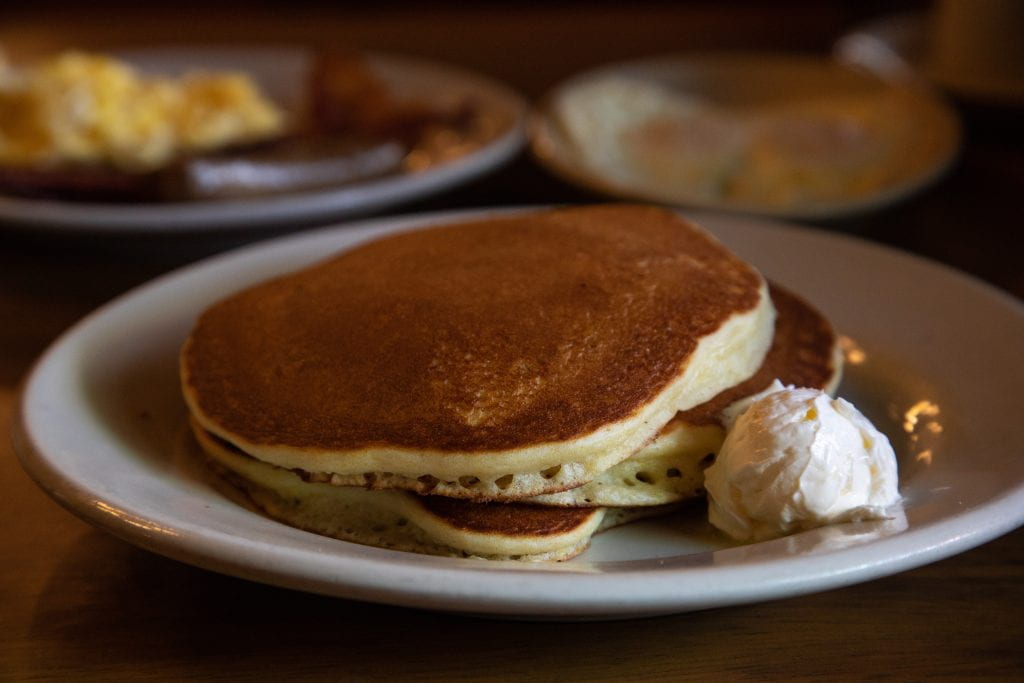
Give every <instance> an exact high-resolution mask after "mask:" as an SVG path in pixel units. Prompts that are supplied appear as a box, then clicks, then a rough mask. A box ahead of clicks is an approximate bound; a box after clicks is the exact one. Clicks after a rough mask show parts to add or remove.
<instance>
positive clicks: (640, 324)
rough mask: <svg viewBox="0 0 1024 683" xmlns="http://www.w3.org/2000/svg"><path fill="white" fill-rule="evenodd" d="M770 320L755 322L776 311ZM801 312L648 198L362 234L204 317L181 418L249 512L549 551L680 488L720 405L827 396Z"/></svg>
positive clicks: (513, 553)
mask: <svg viewBox="0 0 1024 683" xmlns="http://www.w3.org/2000/svg"><path fill="white" fill-rule="evenodd" d="M776 312H777V315H776ZM836 348H837V344H836V337H835V335H834V333H833V332H832V329H831V327H830V325H829V324H828V322H827V321H826V320H825V319H824V318H822V316H821V315H820V314H818V313H817V312H816V311H814V310H813V309H812V308H810V307H809V306H808V305H807V304H806V303H804V302H802V301H801V300H800V299H798V298H797V297H795V296H794V295H792V294H789V293H787V292H785V291H783V290H781V289H779V288H772V289H771V290H770V291H769V287H768V285H767V283H766V282H765V281H764V279H763V278H762V277H761V275H760V274H759V273H758V272H757V271H756V270H755V269H754V268H753V267H752V266H750V265H749V264H747V263H745V262H743V261H742V260H741V259H739V258H738V257H737V256H735V255H734V254H732V253H731V252H729V251H728V250H727V249H725V247H723V246H722V245H721V244H719V243H718V242H717V241H715V240H714V239H713V238H712V237H710V236H709V235H708V234H706V233H705V232H703V231H702V230H701V229H699V228H697V227H696V226H694V225H692V224H690V223H688V222H687V221H685V220H683V219H681V218H680V217H678V216H677V215H676V214H674V213H672V212H669V211H667V210H663V209H658V208H653V207H644V206H631V205H605V206H592V207H580V208H569V209H558V210H552V211H543V212H536V213H529V214H516V215H514V216H511V217H501V218H492V219H488V220H482V221H476V222H464V223H459V224H454V225H448V226H438V227H433V228H430V229H425V230H419V231H415V232H410V233H405V234H399V235H394V236H390V237H385V238H382V239H379V240H376V241H373V242H369V243H366V244H363V245H361V246H359V247H357V248H355V249H352V250H350V251H347V252H344V253H342V254H340V255H337V256H335V257H333V258H331V259H329V260H327V261H324V262H322V263H320V264H317V265H314V266H312V267H310V268H307V269H305V270H302V271H299V272H297V273H293V274H290V275H286V276H283V277H279V278H277V279H274V280H271V281H268V282H265V283H262V284H259V285H256V286H254V287H251V288H249V289H247V290H244V291H242V292H239V293H237V294H235V295H233V296H231V297H229V298H227V299H225V300H223V301H221V302H219V303H217V304H215V305H214V306H212V307H211V308H209V309H207V310H206V311H205V312H204V313H203V314H202V315H201V316H200V318H199V320H198V321H197V323H196V326H195V328H194V330H193V332H192V335H191V336H190V337H189V339H188V341H187V342H186V344H185V346H184V348H183V350H182V353H181V379H182V387H183V392H184V396H185V399H186V402H187V403H188V407H189V409H190V412H191V416H192V426H193V431H194V433H195V435H196V437H197V439H198V442H199V444H200V445H201V446H202V448H203V450H204V451H205V453H206V454H207V455H208V456H209V459H210V461H211V462H212V463H213V464H214V465H215V467H216V468H217V469H218V470H220V471H221V472H222V473H223V474H225V476H226V477H227V478H228V479H229V480H230V481H232V482H233V483H235V484H236V485H238V486H239V487H241V488H242V489H243V490H245V491H246V492H247V493H248V495H249V496H250V497H251V498H252V500H253V501H254V502H255V503H256V504H257V505H258V506H259V507H260V508H261V509H263V510H264V511H265V512H266V513H267V514H269V515H270V516H272V517H274V518H276V519H279V520H281V521H284V522H286V523H288V524H291V525H294V526H297V527H300V528H303V529H306V530H309V531H313V532H316V533H320V534H325V535H329V536H334V537H337V538H341V539H344V540H348V541H353V542H357V543H363V544H368V545H375V546H381V547H387V548H396V549H401V550H410V551H416V552H424V553H431V554H441V555H454V556H475V557H486V558H495V559H509V558H511V559H528V560H541V559H556V560H557V559H567V558H569V557H572V556H574V555H576V554H578V553H579V552H581V551H582V550H583V549H585V548H586V546H587V544H588V543H589V540H590V537H591V536H592V535H593V534H594V533H595V532H596V531H599V530H601V529H603V528H607V527H609V526H613V525H615V524H619V523H622V522H625V521H629V520H631V519H635V518H637V517H641V516H648V515H652V514H658V513H661V512H664V511H665V510H667V509H670V508H672V507H673V506H675V505H678V504H679V503H680V502H681V501H685V500H687V499H692V498H694V497H696V496H699V495H701V493H702V483H703V468H704V466H706V465H707V463H708V456H709V455H711V454H713V453H714V452H715V451H716V450H717V448H718V446H719V445H720V443H721V441H722V438H723V437H724V432H723V428H722V426H721V424H720V422H719V415H720V414H721V411H722V409H723V408H724V407H725V406H727V405H729V404H730V403H732V402H733V401H734V400H737V399H740V398H743V397H745V396H748V395H750V394H752V393H756V392H758V391H760V390H761V389H763V388H765V387H766V386H768V384H769V383H770V382H771V381H772V380H773V379H776V378H778V379H781V380H782V381H783V382H785V383H793V384H798V385H800V386H813V387H819V388H826V389H833V388H834V386H835V384H836V383H837V382H838V374H839V360H838V354H837V352H836Z"/></svg>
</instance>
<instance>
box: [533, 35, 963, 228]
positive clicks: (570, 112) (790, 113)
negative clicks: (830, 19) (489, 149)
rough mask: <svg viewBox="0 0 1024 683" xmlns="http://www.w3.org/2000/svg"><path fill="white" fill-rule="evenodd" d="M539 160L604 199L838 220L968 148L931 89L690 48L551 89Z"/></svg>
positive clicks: (813, 64) (793, 58) (923, 177)
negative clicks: (961, 140)
mask: <svg viewBox="0 0 1024 683" xmlns="http://www.w3.org/2000/svg"><path fill="white" fill-rule="evenodd" d="M529 133H530V144H531V148H532V151H533V153H534V155H535V156H536V157H537V158H538V159H539V160H540V162H541V163H542V164H544V165H545V166H546V167H547V168H548V169H549V170H550V171H552V172H554V173H555V174H557V175H559V176H561V177H562V178H564V179H566V180H568V181H569V182H571V183H574V184H576V185H579V186H582V187H584V188H587V189H589V190H593V191H597V192H599V193H602V194H605V195H610V196H615V197H621V198H628V199H640V200H647V201H656V202H661V203H666V204H673V205H681V206H692V207H699V208H709V209H725V210H731V211H741V212H745V213H752V214H760V215H767V216H777V217H787V218H801V219H833V218H841V217H845V216H849V215H854V214H858V213H863V212H866V211H870V210H874V209H879V208H882V207H885V206H888V205H891V204H894V203H896V202H898V201H900V200H902V199H904V198H906V197H907V196H909V195H911V194H912V193H914V192H916V191H917V190H920V189H922V188H923V187H925V186H927V185H929V184H930V183H932V182H933V181H935V180H936V179H937V178H938V177H939V176H940V175H941V174H942V173H943V172H944V171H945V170H947V169H948V168H949V166H950V165H951V163H952V162H953V160H954V158H955V156H956V153H957V150H958V147H959V144H960V127H959V120H958V118H957V115H956V114H955V113H954V111H953V110H952V109H951V108H950V107H949V106H948V105H947V104H946V103H945V102H944V101H943V100H942V99H941V98H939V97H938V96H937V95H935V94H934V93H933V92H932V91H930V90H929V89H927V88H924V87H909V86H907V87H904V86H902V85H897V84H892V83H890V82H887V81H886V80H884V79H882V78H880V77H879V76H877V75H875V74H872V73H869V72H867V71H866V70H863V69H855V68H851V67H849V66H846V65H843V64H840V63H838V62H834V61H831V60H828V59H820V58H815V57H805V56H797V55H783V54H761V53H742V52H739V53H732V52H718V53H691V54H680V55H669V56H663V57H657V58H651V59H644V60H638V61H630V62H623V63H617V64H612V65H609V66H604V67H599V68H597V69H594V70H591V71H587V72H585V73H582V74H579V75H577V76H574V77H572V78H570V79H568V80H566V81H564V82H562V83H561V84H559V85H557V86H556V87H555V88H554V89H552V90H551V91H550V92H549V93H548V94H547V96H546V97H545V98H544V100H543V101H542V103H541V106H540V107H539V109H538V111H536V112H535V114H534V116H533V117H532V119H531V122H530V129H529Z"/></svg>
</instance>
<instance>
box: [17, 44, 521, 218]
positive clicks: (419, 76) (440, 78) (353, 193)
mask: <svg viewBox="0 0 1024 683" xmlns="http://www.w3.org/2000/svg"><path fill="white" fill-rule="evenodd" d="M119 56H121V57H122V58H124V59H125V60H127V61H128V62H129V63H131V64H134V65H136V66H137V67H138V68H139V69H140V70H142V71H144V72H147V73H162V74H172V75H173V74H181V73H184V72H186V71H188V70H192V69H202V68H206V69H213V70H227V69H235V70H241V71H244V72H246V73H248V74H250V75H251V76H252V77H253V78H254V79H255V80H256V82H257V83H259V84H260V86H261V87H262V88H263V89H264V90H265V92H267V94H268V95H269V96H271V97H273V98H274V99H276V100H278V101H280V102H282V104H284V105H285V106H288V105H289V104H292V105H294V103H295V102H297V101H298V99H299V96H300V94H301V93H300V89H301V87H302V85H303V83H304V82H305V70H306V66H307V64H308V61H309V56H310V53H309V52H308V51H306V50H303V49H300V48H289V47H252V48H243V47H237V48H236V47H216V48H213V47H202V48H200V47H196V48H186V47H161V48H151V49H145V50H135V51H132V52H126V53H123V54H121V55H119ZM366 58H367V62H368V65H369V67H370V68H371V69H372V70H373V71H374V73H375V74H377V75H378V76H379V77H380V78H381V79H382V81H383V82H384V83H385V84H386V85H387V86H388V87H389V88H390V89H391V91H392V92H394V93H395V95H396V96H398V97H400V98H411V99H415V100H418V101H421V102H425V103H428V104H433V105H436V106H440V107H444V106H445V105H454V104H457V103H459V102H463V101H466V100H471V101H472V102H474V103H475V106H476V107H477V108H478V111H479V113H480V115H481V116H483V117H486V118H488V119H490V121H491V122H492V124H493V128H494V134H493V136H492V137H491V138H490V139H488V140H486V141H485V142H484V144H482V145H481V146H480V147H479V148H477V149H475V150H473V151H471V152H469V153H467V154H466V155H464V156H461V157H458V158H456V159H454V160H452V161H449V162H447V163H443V164H440V165H436V166H432V167H430V168H428V169H426V170H424V171H421V172H416V173H408V172H406V173H397V174H394V175H390V176H384V177H381V178H376V179H371V180H365V181H359V182H355V183H351V184H347V185H342V186H339V187H336V188H327V189H317V190H309V191H304V192H296V193H294V194H282V195H274V196H267V197H251V198H244V199H223V200H195V201H168V202H154V203H130V202H106V203H101V202H89V201H62V200H57V199H27V198H22V197H14V196H5V195H2V194H0V224H2V223H8V224H13V225H17V226H20V227H24V228H32V229H36V230H50V231H72V232H80V233H82V232H84V233H124V234H130V233H135V232H145V233H156V232H163V233H166V232H182V231H193V232H194V231H222V230H237V229H243V230H244V229H252V228H262V227H280V226H287V225H290V224H306V225H308V224H310V223H311V222H315V221H321V222H326V221H328V220H338V219H341V218H347V217H351V216H355V215H364V214H368V213H371V212H374V211H379V210H382V209H386V208H389V207H393V206H396V205H399V204H401V203H404V202H409V201H412V200H415V199H419V198H423V197H426V196H429V195H432V194H436V193H439V192H442V191H444V190H447V189H450V188H453V187H455V186H457V185H460V184H462V183H465V182H468V181H470V180H472V179H474V178H477V177H479V176H481V175H483V174H485V173H488V172H490V171H492V170H495V169H497V168H498V167H500V166H502V165H503V164H505V163H507V162H508V161H510V160H511V159H512V158H513V157H514V156H515V155H516V154H517V153H518V152H519V151H520V149H521V148H522V146H523V144H524V142H525V132H524V121H525V117H526V111H527V105H526V102H525V101H524V100H523V99H522V97H521V96H520V95H519V94H517V93H516V92H514V91H513V90H512V89H510V88H508V87H507V86H505V85H503V84H501V83H498V82H497V81H494V80H492V79H490V78H487V77H485V76H482V75H480V74H476V73H473V72H471V71H468V70H465V69H461V68H459V67H455V66H451V65H447V64H440V63H435V62H430V61H426V60H423V59H419V58H414V57H402V56H397V55H385V54H373V53H369V54H367V55H366Z"/></svg>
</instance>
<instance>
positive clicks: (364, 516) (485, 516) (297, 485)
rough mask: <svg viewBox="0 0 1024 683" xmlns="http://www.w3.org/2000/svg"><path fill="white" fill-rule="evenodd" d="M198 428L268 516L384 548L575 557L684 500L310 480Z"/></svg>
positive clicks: (230, 477) (210, 452)
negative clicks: (546, 499) (513, 496)
mask: <svg viewBox="0 0 1024 683" xmlns="http://www.w3.org/2000/svg"><path fill="white" fill-rule="evenodd" d="M193 433H194V434H195V436H196V439H197V441H198V442H199V445H200V447H201V448H202V449H203V451H204V452H205V453H206V455H207V457H208V459H209V460H210V461H211V463H212V464H213V466H214V468H215V469H216V470H218V471H219V472H220V473H221V474H222V475H223V476H224V478H225V479H226V480H227V481H229V482H230V483H231V484H233V485H234V486H236V487H237V488H239V489H241V490H242V491H244V492H245V493H246V494H247V495H248V496H249V498H250V499H251V500H252V501H253V503H255V504H256V505H257V507H259V508H260V509H261V510H263V512H265V513H266V514H267V515H268V516H270V517H272V518H274V519H276V520H278V521H280V522H284V523H285V524H288V525H290V526H294V527H297V528H300V529H304V530H306V531H310V532H313V533H316V534H320V535H322V536H331V537H333V538H338V539H341V540H344V541H351V542H353V543H360V544H362V545H370V546H376V547H380V548H390V549H394V550H403V551H408V552H416V553H421V554H427V555H444V556H449V557H478V558H484V559H491V560H524V561H551V560H567V559H570V558H572V557H575V556H576V555H578V554H580V553H581V552H583V551H584V550H586V548H587V546H588V545H589V544H590V538H591V537H592V536H593V535H594V534H595V533H597V532H599V531H603V530H605V529H608V528H611V527H613V526H617V525H619V524H624V523H626V522H630V521H633V520H635V519H640V518H643V517H650V516H654V515H658V514H662V513H664V512H668V511H669V510H672V509H675V507H676V506H673V505H665V506H656V507H642V508H636V509H630V508H609V507H587V508H559V507H544V506H539V505H529V504H524V503H474V502H470V501H464V500H458V499H451V498H444V497H441V496H418V495H416V494H414V493H410V492H408V491H401V490H368V489H365V488H360V487H355V486H334V485H331V484H326V483H315V482H307V481H304V480H303V479H302V478H301V477H300V476H299V475H297V474H296V473H294V472H292V471H291V470H287V469H284V468H281V467H277V466H275V465H270V464H267V463H264V462H261V461H259V460H256V459H255V458H252V457H250V456H247V455H245V454H243V453H240V452H237V451H234V450H231V449H229V448H226V447H225V446H224V445H223V444H222V443H220V442H219V440H217V439H216V438H215V437H211V436H210V435H209V434H208V433H207V432H206V431H205V430H203V429H202V428H201V427H199V426H198V425H196V424H195V423H193Z"/></svg>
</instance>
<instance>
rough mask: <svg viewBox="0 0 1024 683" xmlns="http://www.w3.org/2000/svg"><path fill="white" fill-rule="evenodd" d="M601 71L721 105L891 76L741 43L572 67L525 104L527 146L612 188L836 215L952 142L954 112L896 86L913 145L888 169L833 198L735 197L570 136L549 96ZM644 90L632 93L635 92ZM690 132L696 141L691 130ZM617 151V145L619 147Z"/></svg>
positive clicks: (913, 184) (570, 176)
mask: <svg viewBox="0 0 1024 683" xmlns="http://www.w3.org/2000/svg"><path fill="white" fill-rule="evenodd" d="M611 79H616V80H619V82H621V81H623V80H625V81H630V82H633V83H641V84H654V85H655V86H657V87H660V88H663V89H664V90H665V91H666V92H668V93H675V94H677V95H678V96H680V97H682V98H685V99H687V100H688V101H690V102H691V103H693V104H695V105H710V106H724V107H729V108H733V111H734V112H735V111H738V110H740V109H743V110H744V111H746V112H750V111H752V108H754V107H760V106H762V105H782V104H790V105H792V104H793V103H798V102H806V101H807V100H811V99H813V100H817V101H828V100H833V101H841V100H842V99H843V98H851V97H856V96H863V95H868V96H875V95H880V94H886V93H888V94H892V93H894V92H897V91H896V90H895V88H896V87H897V86H894V85H892V84H890V83H888V82H886V81H885V80H883V79H881V78H879V77H878V76H876V75H874V74H871V73H868V72H866V71H864V70H858V69H853V68H850V67H849V66H845V65H843V64H841V63H839V62H836V61H832V60H828V59H820V58H816V57H808V56H802V55H787V54H773V53H764V54H761V53H751V52H711V53H701V52H695V53H688V54H687V53H682V54H678V55H666V56H662V57H653V58H649V59H641V60H636V61H629V62H621V63H616V64H610V65H606V66H601V67H598V68H595V69H592V70H590V71H586V72H583V73H580V74H577V75H575V76H573V77H571V78H569V79H567V80H566V81H564V82H562V83H560V84H557V85H556V86H555V87H553V88H552V89H551V90H550V91H549V92H548V93H547V95H545V97H544V98H543V99H542V101H541V102H540V104H539V105H538V106H537V107H536V108H535V109H534V111H533V112H532V113H531V117H530V122H529V137H530V147H531V150H532V152H533V154H534V156H535V157H536V158H537V160H538V161H539V162H540V163H541V164H542V165H544V166H545V167H547V168H548V170H550V171H551V172H553V173H554V174H555V175H558V176H560V177H561V178H563V179H565V180H567V181H568V182H570V183H573V184H575V185H578V186H580V187H583V188H586V189H589V190H592V191H595V192H599V193H602V194H604V195H608V196H612V197H619V198H625V199H637V200H643V201H654V202H659V203H664V204H670V205H676V206H684V207H691V208H696V209H715V210H728V211H734V212H742V213H748V214H754V215H761V216H769V217H776V218H794V219H814V220H822V219H836V218H842V217H846V216H850V215H855V214H860V213H864V212H867V211H872V210H877V209H880V208H883V207H885V206H888V205H891V204H894V203H896V202H899V201H901V200H903V199H905V198H907V197H908V196H910V195H912V194H913V193H914V192H917V191H918V190H920V189H922V188H924V187H926V186H927V185H929V184H931V183H933V182H935V181H936V180H937V179H938V178H939V177H940V176H941V175H942V174H943V173H944V172H945V171H946V170H947V169H948V168H949V167H950V165H951V164H952V163H953V161H954V159H955V157H956V153H957V151H958V149H959V146H960V127H959V120H958V118H957V115H956V113H955V112H954V111H953V110H952V109H951V108H950V107H949V106H948V105H947V104H946V103H945V102H944V101H942V100H941V99H940V98H939V97H937V96H936V95H935V94H934V93H932V92H930V91H928V90H927V89H921V88H917V89H910V88H902V89H900V90H899V91H898V92H899V93H901V95H902V96H904V97H905V98H906V99H905V100H904V101H905V102H906V103H908V104H907V110H908V111H912V112H913V116H915V117H916V118H917V119H918V120H916V121H915V122H914V125H913V126H910V127H909V130H908V131H905V132H906V134H907V135H908V136H912V140H911V139H910V138H907V140H909V142H908V143H907V144H908V145H913V146H914V147H913V148H914V149H918V150H919V151H918V152H916V153H914V154H913V155H910V156H908V155H906V154H902V155H898V156H897V157H895V158H892V159H890V163H892V164H894V166H893V168H892V169H889V170H886V171H885V173H890V172H891V175H892V178H890V179H889V180H888V181H887V182H886V183H885V184H883V185H881V186H880V187H878V188H877V189H874V190H872V191H870V192H867V193H863V194H850V195H849V196H848V197H841V198H837V199H827V200H820V201H814V202H810V201H794V202H792V203H788V202H782V201H767V200H763V199H762V200H760V201H753V200H749V199H747V200H744V199H740V198H735V197H729V196H727V195H725V194H721V195H717V196H716V195H714V194H713V193H711V192H709V191H708V190H707V189H706V188H702V187H700V186H699V185H700V182H701V181H699V180H694V179H693V178H692V176H691V177H688V178H686V179H680V180H679V181H677V182H676V183H675V185H673V186H672V187H671V188H669V187H665V186H657V185H655V184H654V183H653V181H652V180H650V178H651V176H650V175H649V174H647V175H645V174H643V173H636V172H632V173H631V172H629V171H627V170H625V169H627V168H628V164H626V163H623V162H621V160H620V161H619V162H618V163H610V162H609V163H599V162H598V161H597V160H596V159H595V158H594V154H593V153H592V150H591V149H590V147H592V146H598V145H602V146H604V147H605V148H606V149H607V148H608V147H614V146H615V145H616V144H617V143H616V142H615V140H612V139H609V140H597V139H593V138H592V136H591V134H589V133H588V134H587V138H588V139H587V140H578V139H575V135H574V134H573V133H571V132H569V131H568V130H567V127H566V125H567V124H566V123H565V122H564V120H563V118H562V116H561V115H560V114H559V113H558V112H559V105H558V104H557V103H559V102H565V101H569V100H570V99H572V98H577V97H579V96H580V93H581V92H583V91H584V90H585V89H587V88H589V87H590V86H593V85H594V84H595V83H601V82H608V81H609V80H611ZM648 97H649V96H648V95H637V96H636V97H635V99H636V100H644V99H647V98H648ZM640 106H641V105H637V109H636V110H635V111H639V107H640ZM901 111H902V110H901ZM804 115H806V114H804ZM908 115H909V114H908ZM592 116H593V117H595V120H601V121H605V122H610V121H613V120H614V119H615V118H616V117H618V118H619V119H620V120H621V118H622V117H623V114H622V107H621V106H612V105H610V104H609V105H608V106H607V107H606V108H603V109H601V110H600V111H597V112H596V113H594V114H592ZM627 116H636V114H635V113H634V114H627ZM591 126H592V128H594V129H595V130H596V129H597V128H598V126H597V125H594V124H591ZM791 127H793V126H792V125H791ZM705 128H706V126H705ZM718 135H719V134H718V133H715V132H713V131H712V132H707V131H705V134H704V135H703V137H710V138H712V139H714V138H716V137H717V136H718ZM580 137H583V135H582V134H580ZM612 137H616V136H612ZM695 142H696V143H697V144H698V145H699V144H701V141H699V140H698V141H695ZM622 149H626V145H622ZM908 149H910V147H908ZM627 154H628V152H624V153H623V155H620V156H623V157H625V156H626V155H627ZM911 157H913V158H911ZM708 158H709V159H710V161H709V163H708V168H709V169H711V170H710V171H709V172H708V174H707V175H708V178H714V177H717V176H716V175H715V174H716V172H717V171H715V168H717V167H716V165H715V157H714V154H713V153H711V154H709V157H708ZM658 163H661V162H658ZM742 163H743V162H741V163H740V166H742ZM693 165H694V166H696V164H693ZM659 168H662V167H661V166H659ZM661 175H662V176H664V175H665V174H664V173H661ZM706 184H707V185H710V184H712V183H710V182H708V183H706Z"/></svg>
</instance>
